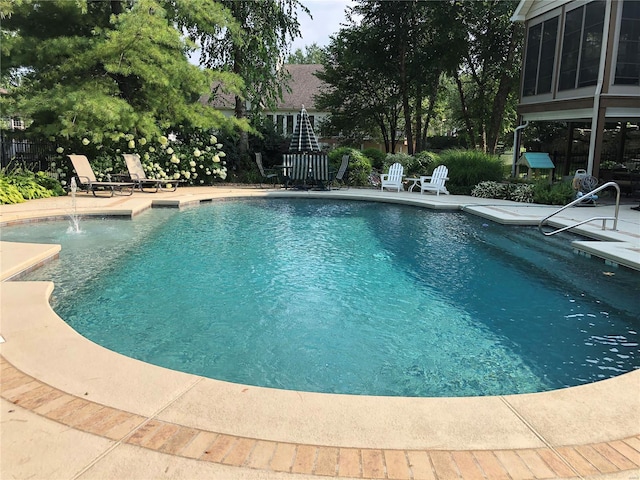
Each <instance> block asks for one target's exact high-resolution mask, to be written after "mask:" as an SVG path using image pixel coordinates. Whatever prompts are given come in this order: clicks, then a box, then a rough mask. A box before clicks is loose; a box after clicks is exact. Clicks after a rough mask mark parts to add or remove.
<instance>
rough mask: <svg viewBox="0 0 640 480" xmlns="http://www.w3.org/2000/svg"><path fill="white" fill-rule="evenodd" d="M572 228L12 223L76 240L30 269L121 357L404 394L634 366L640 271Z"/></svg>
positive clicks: (590, 377) (309, 212)
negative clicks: (70, 229)
mask: <svg viewBox="0 0 640 480" xmlns="http://www.w3.org/2000/svg"><path fill="white" fill-rule="evenodd" d="M570 238H571V237H569V236H567V235H563V236H562V237H561V238H560V237H554V238H552V239H548V238H545V237H542V236H541V235H540V234H539V232H537V229H535V228H528V227H527V228H525V227H505V226H500V225H497V224H493V223H487V222H486V221H484V220H482V219H479V218H476V217H473V216H469V215H467V214H463V213H442V212H434V211H430V210H424V209H420V208H416V207H409V206H402V205H389V204H378V203H368V202H349V201H325V200H251V201H234V202H216V203H213V204H208V205H202V206H200V207H197V208H193V209H188V210H184V211H180V212H178V211H176V210H166V209H160V210H153V211H149V212H146V213H144V214H142V215H140V216H138V217H136V219H134V220H133V221H127V220H92V219H83V229H82V233H81V234H77V235H68V234H65V228H64V227H62V226H61V222H43V223H36V224H30V225H25V226H20V227H11V228H6V229H5V231H4V232H3V239H5V240H13V241H33V242H50V243H61V244H62V246H63V248H62V252H61V256H60V261H59V262H54V263H51V264H48V265H46V266H45V267H43V268H42V269H39V270H37V271H35V272H33V273H32V274H30V276H29V277H28V279H34V280H35V279H52V280H53V281H54V282H55V283H56V289H55V291H54V297H53V298H52V304H53V307H54V309H55V310H56V311H57V312H58V313H59V314H60V316H61V317H62V318H64V319H65V320H66V321H67V322H68V323H69V324H70V325H71V326H72V327H73V328H75V329H76V330H77V331H78V332H80V333H81V334H82V335H84V336H86V337H87V338H89V339H91V340H93V341H95V342H96V343H99V344H101V345H103V346H105V347H107V348H109V349H112V350H115V351H118V352H120V353H123V354H125V355H129V356H131V357H134V358H138V359H141V360H144V361H147V362H150V363H154V364H157V365H162V366H165V367H169V368H173V369H176V370H182V371H186V372H190V373H194V374H198V375H203V376H207V377H211V378H217V379H220V380H228V381H233V382H239V383H245V384H250V385H261V386H268V387H276V388H286V389H296V390H306V391H318V392H330V393H352V394H370V395H394V396H396V395H401V396H471V395H501V394H511V393H525V392H536V391H545V390H550V389H555V388H562V387H567V386H574V385H580V384H584V383H588V382H593V381H597V380H600V379H604V378H609V377H611V376H615V375H619V374H621V373H624V372H628V371H630V370H633V369H637V368H638V367H639V365H640V362H639V360H638V358H639V353H640V352H639V347H638V333H637V332H638V328H639V319H638V312H639V311H640V295H639V293H640V278H639V276H638V275H637V273H634V272H630V271H627V270H625V269H612V268H611V267H607V266H605V265H604V264H603V263H602V262H599V261H596V260H592V259H587V258H584V257H582V256H579V255H576V254H574V253H573V252H572V251H571V249H570V247H569V246H568V242H569V240H570ZM612 274H613V275H612Z"/></svg>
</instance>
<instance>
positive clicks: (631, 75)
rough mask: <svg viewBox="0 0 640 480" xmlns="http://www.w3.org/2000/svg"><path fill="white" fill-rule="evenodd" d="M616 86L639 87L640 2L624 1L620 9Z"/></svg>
mask: <svg viewBox="0 0 640 480" xmlns="http://www.w3.org/2000/svg"><path fill="white" fill-rule="evenodd" d="M614 84H616V85H640V2H637V1H630V0H625V2H624V6H623V7H622V22H621V23H620V38H619V42H618V59H617V61H616V78H615V80H614Z"/></svg>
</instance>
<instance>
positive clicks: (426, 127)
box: [422, 74, 440, 149]
mask: <svg viewBox="0 0 640 480" xmlns="http://www.w3.org/2000/svg"><path fill="white" fill-rule="evenodd" d="M439 88H440V74H438V81H437V82H436V83H434V84H433V89H432V90H431V95H429V109H428V110H427V118H426V119H425V121H424V130H423V133H422V147H423V148H424V149H426V148H427V136H428V131H429V124H430V123H431V119H432V118H433V110H434V109H435V104H436V100H437V98H438V90H439Z"/></svg>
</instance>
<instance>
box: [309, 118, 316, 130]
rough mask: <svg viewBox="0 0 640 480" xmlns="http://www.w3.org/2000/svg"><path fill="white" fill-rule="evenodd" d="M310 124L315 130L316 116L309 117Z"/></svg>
mask: <svg viewBox="0 0 640 480" xmlns="http://www.w3.org/2000/svg"><path fill="white" fill-rule="evenodd" d="M309 124H310V125H311V128H315V126H316V117H315V116H314V115H309Z"/></svg>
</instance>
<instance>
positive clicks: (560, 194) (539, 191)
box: [533, 181, 576, 205]
mask: <svg viewBox="0 0 640 480" xmlns="http://www.w3.org/2000/svg"><path fill="white" fill-rule="evenodd" d="M575 196H576V192H575V190H574V189H573V187H572V186H571V182H561V183H554V184H553V185H549V184H548V183H547V182H546V181H541V182H538V183H536V184H534V185H533V201H534V202H535V203H542V204H545V205H566V204H567V203H569V202H571V201H572V200H573V199H574V198H575Z"/></svg>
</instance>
